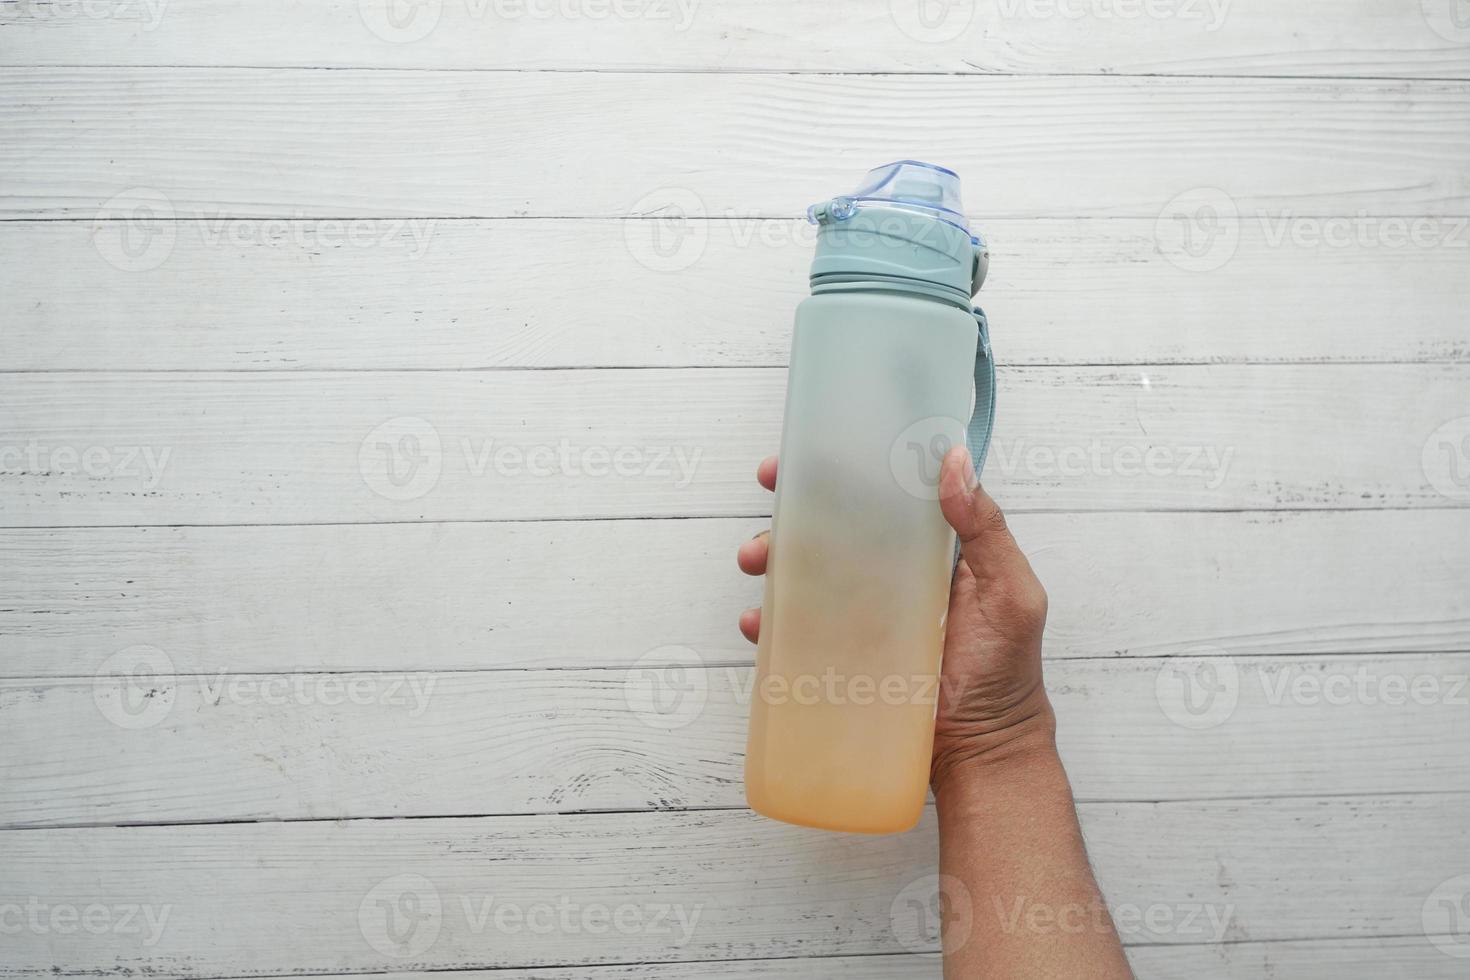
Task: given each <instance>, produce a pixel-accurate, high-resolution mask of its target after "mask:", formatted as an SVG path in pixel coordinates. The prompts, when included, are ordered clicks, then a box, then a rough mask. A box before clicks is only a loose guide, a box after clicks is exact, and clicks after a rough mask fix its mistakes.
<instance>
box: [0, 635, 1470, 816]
mask: <svg viewBox="0 0 1470 980" xmlns="http://www.w3.org/2000/svg"><path fill="white" fill-rule="evenodd" d="M678 652H679V651H667V650H666V651H662V652H656V653H654V654H651V655H650V656H649V658H647V659H646V660H645V661H644V662H643V663H642V664H641V665H640V666H638V667H635V668H632V669H629V670H592V671H565V670H562V671H496V672H491V673H453V674H438V675H435V674H428V673H414V672H407V673H386V674H331V675H320V674H296V675H292V676H280V675H275V676H273V675H254V674H250V675H246V674H230V673H227V672H223V671H222V672H220V673H218V674H216V675H199V676H193V677H190V676H168V675H166V674H160V673H153V672H150V673H147V674H138V673H135V671H136V668H137V667H138V665H139V664H142V663H145V662H146V663H147V665H148V666H149V667H150V668H152V669H153V670H157V669H158V665H157V664H154V663H152V662H151V661H145V659H144V658H146V657H152V656H154V654H152V653H151V651H150V652H149V653H147V654H141V653H140V654H138V655H137V657H136V658H134V657H133V656H132V655H125V658H124V659H123V660H119V659H113V660H111V661H109V662H108V665H107V667H108V669H109V670H112V671H115V672H117V673H118V674H120V675H122V676H116V677H111V676H108V677H102V678H99V679H97V680H95V681H93V680H88V681H83V682H75V681H72V682H68V681H50V682H39V681H5V682H0V742H3V744H5V745H7V746H9V747H10V749H11V752H10V753H8V758H7V760H6V763H5V764H4V766H3V767H0V786H3V787H4V790H3V792H0V826H3V827H16V826H38V827H40V826H59V825H60V826H85V825H89V824H117V823H157V822H208V821H221V820H258V819H266V820H299V819H340V818H346V817H385V816H393V817H424V816H452V815H465V814H471V815H473V814H520V813H558V812H560V813H566V812H579V811H599V810H619V811H624V810H663V809H701V808H710V807H737V808H738V807H743V806H744V805H745V796H744V787H743V783H742V774H741V767H742V764H743V759H744V750H745V732H746V719H747V716H748V715H749V711H750V700H751V698H752V696H753V695H752V690H751V685H752V683H753V673H752V669H751V668H749V667H724V668H720V667H696V666H690V665H686V664H683V663H678V661H677V660H675V661H673V662H675V663H678V665H677V666H674V667H667V666H665V665H666V664H668V663H670V662H671V658H672V656H673V655H674V654H675V653H678ZM685 655H686V656H687V654H685ZM689 659H690V664H697V662H698V661H697V659H696V658H693V657H691V658H689ZM164 669H166V665H165V666H164ZM881 680H882V678H873V681H874V683H875V684H876V683H877V682H879V681H881ZM1047 688H1048V690H1049V692H1050V694H1051V699H1052V703H1053V704H1054V705H1055V707H1056V711H1057V718H1058V726H1059V732H1060V735H1059V737H1060V743H1061V748H1062V756H1063V759H1064V761H1065V762H1066V763H1067V767H1068V771H1069V772H1070V773H1071V774H1072V784H1073V788H1074V790H1075V792H1076V794H1077V796H1078V798H1079V799H1081V800H1100V801H1116V800H1124V801H1127V800H1199V799H1211V798H1255V797H1269V796H1286V795H1307V794H1311V795H1322V794H1326V795H1334V794H1336V795H1346V794H1363V793H1375V792H1382V793H1413V792H1435V793H1441V792H1452V791H1453V792H1470V773H1467V772H1466V769H1465V766H1464V764H1463V746H1464V745H1465V743H1466V740H1467V739H1470V655H1464V654H1454V655H1451V654H1441V655H1439V656H1437V657H1433V658H1428V657H1347V658H1344V657H1326V658H1323V657H1306V658H1299V657H1272V658H1265V659H1253V658H1230V657H1226V656H1221V655H1216V656H1213V657H1211V658H1209V659H1208V660H1204V661H1197V660H1194V659H1189V658H1162V659H1152V660H1131V659H1130V660H1112V661H1108V660H1103V661H1098V660H1086V661H1061V662H1056V663H1053V664H1051V665H1050V667H1049V669H1048V673H1047ZM1217 688H1218V693H1216V689H1217ZM836 690H837V691H838V694H837V695H836V696H839V697H840V696H843V694H842V691H843V689H842V688H837V689H836ZM913 696H915V697H923V696H925V691H924V689H923V688H922V686H915V688H914V689H913ZM1217 699H1218V701H1219V704H1218V705H1217V704H1216V701H1217ZM1196 726H1198V727H1196ZM1281 746H1290V750H1289V751H1287V752H1282V751H1280V749H1281Z"/></svg>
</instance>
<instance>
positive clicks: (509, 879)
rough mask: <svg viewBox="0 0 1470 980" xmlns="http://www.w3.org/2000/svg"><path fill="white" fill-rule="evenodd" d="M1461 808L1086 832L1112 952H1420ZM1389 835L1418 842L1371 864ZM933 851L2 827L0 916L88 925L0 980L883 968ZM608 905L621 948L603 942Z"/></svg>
mask: <svg viewBox="0 0 1470 980" xmlns="http://www.w3.org/2000/svg"><path fill="white" fill-rule="evenodd" d="M1464 805H1465V800H1464V798H1463V797H1462V796H1456V795H1439V796H1423V797H1396V798H1372V799H1356V798H1342V797H1340V798H1335V799H1328V800H1256V801H1249V802H1233V803H1219V802H1212V803H1184V804H1165V805H1159V804H1094V805H1083V807H1082V808H1081V813H1082V820H1083V825H1084V830H1085V832H1086V833H1087V837H1088V842H1089V846H1090V849H1091V852H1092V857H1093V859H1094V863H1095V864H1096V867H1097V871H1098V874H1099V877H1100V880H1101V881H1102V884H1103V887H1104V890H1105V892H1106V894H1107V895H1108V899H1109V903H1110V905H1111V906H1112V907H1113V909H1114V911H1115V914H1116V915H1118V916H1119V918H1120V921H1121V922H1122V923H1124V926H1123V931H1124V933H1125V936H1126V940H1125V941H1127V942H1129V943H1132V944H1152V943H1164V944H1174V943H1183V944H1198V943H1200V942H1214V941H1218V940H1219V939H1221V938H1224V939H1230V940H1236V939H1245V938H1247V937H1249V938H1250V939H1251V940H1254V941H1272V940H1298V939H1308V938H1321V939H1329V938H1330V939H1367V938H1372V937H1375V936H1404V935H1410V934H1417V933H1419V932H1420V930H1421V929H1422V928H1423V924H1422V923H1423V916H1422V907H1423V905H1424V903H1425V900H1426V899H1427V898H1428V897H1430V895H1431V894H1432V893H1433V891H1434V889H1436V888H1437V887H1438V886H1440V884H1441V883H1442V882H1444V881H1445V880H1446V878H1447V877H1448V876H1450V875H1451V874H1452V873H1453V871H1454V870H1455V868H1456V865H1457V864H1458V863H1459V862H1460V861H1461V860H1462V859H1463V856H1464V854H1465V850H1466V847H1467V845H1470V829H1467V827H1466V824H1465V821H1464V820H1463V819H1461V818H1462V815H1463V812H1464ZM1389 836H1392V837H1393V838H1394V839H1404V840H1413V841H1416V842H1418V843H1417V845H1416V846H1415V847H1412V848H1384V847H1382V846H1381V842H1382V841H1383V840H1384V839H1385V838H1386V837H1389ZM1202 841H1207V842H1208V845H1207V846H1201V842H1202ZM935 848H936V840H935V832H934V824H933V818H932V811H931V812H930V814H928V815H927V816H926V817H925V819H924V821H923V822H922V823H921V824H920V828H919V829H918V830H917V831H915V832H913V833H909V834H903V835H898V836H892V837H879V838H861V837H854V836H846V835H837V834H828V833H823V832H820V831H810V830H804V829H801V828H796V827H789V826H784V825H780V824H776V823H774V822H771V821H767V820H764V819H762V818H759V817H756V816H754V815H752V814H750V813H748V812H744V811H713V812H705V813H690V814H599V815H597V816H595V817H592V816H586V817H504V818H492V819H479V820H416V821H375V820H369V821H351V822H346V823H332V822H310V823H291V824H279V823H277V824H254V825H252V824H224V825H215V826H192V827H163V828H123V829H98V828H92V829H78V830H38V831H25V832H11V833H6V834H0V866H3V867H4V868H5V869H6V872H7V874H6V896H7V898H9V897H10V896H21V899H20V903H21V904H22V905H23V904H24V903H25V902H26V901H28V900H29V899H30V898H32V897H34V899H35V900H36V902H37V903H38V904H44V905H45V906H46V910H47V911H48V912H49V910H50V909H51V908H53V907H56V906H76V907H78V910H79V911H83V910H85V908H86V907H87V906H88V905H100V906H102V907H103V909H105V910H106V912H107V917H106V921H105V922H104V921H103V914H102V912H95V913H93V916H94V918H93V919H92V921H93V923H94V924H95V925H96V926H98V929H97V931H96V932H90V933H89V932H84V931H82V930H80V929H78V930H77V931H76V932H75V933H72V934H58V933H57V932H56V931H54V930H51V929H50V928H49V921H50V920H49V918H48V919H46V920H43V922H44V923H45V924H46V926H47V928H46V931H44V932H42V931H41V930H30V931H26V932H21V933H19V934H17V935H15V936H14V937H12V938H10V939H9V940H8V941H7V955H6V959H5V967H6V969H7V972H10V973H18V974H24V973H29V972H35V971H41V970H49V969H51V967H52V966H53V965H57V964H61V965H63V966H64V969H65V970H66V972H69V973H76V974H91V973H94V972H101V971H117V970H120V969H122V970H128V969H132V970H140V971H147V972H150V973H165V974H169V975H174V976H200V977H209V976H232V975H249V976H258V975H277V974H286V973H292V974H296V973H340V972H368V971H373V972H377V971H388V970H394V969H400V970H401V969H408V970H416V969H463V968H488V967H500V966H537V965H553V964H572V963H598V962H601V963H619V962H622V963H629V962H659V961H675V960H697V959H742V958H754V957H778V956H826V955H860V954H866V953H883V952H900V951H903V950H904V949H905V948H920V949H922V948H924V943H925V934H924V933H923V932H922V931H921V929H920V927H921V925H922V924H923V923H922V922H921V919H920V917H919V916H918V914H917V913H916V912H915V911H914V910H915V908H918V909H922V908H923V907H924V904H925V900H926V899H931V898H932V882H933V879H932V877H931V876H932V873H933V872H932V867H933V860H934V854H935ZM1344 855H1352V860H1344V859H1343V856H1344ZM911 900H912V901H911ZM1018 900H1019V901H1020V902H1021V904H1022V905H1023V906H1024V905H1025V904H1026V903H1025V898H1024V896H1021V897H1019V899H1018ZM976 904H977V906H978V907H977V908H976V909H975V914H1000V911H1001V910H998V909H995V908H993V907H992V906H986V905H984V904H982V903H979V902H977V903H976ZM127 906H141V908H140V909H138V910H137V912H138V914H137V916H136V918H135V919H134V920H132V923H131V924H132V926H133V927H134V928H135V929H136V930H137V931H136V932H134V933H128V932H122V931H120V930H119V929H118V928H117V923H118V921H119V919H120V917H121V915H122V911H121V910H122V909H124V908H125V907H127ZM1015 907H1016V903H1015V902H1012V903H1010V905H1009V908H1010V909H1014V908H1015ZM619 908H625V909H626V911H625V912H623V913H622V916H623V917H622V919H621V920H618V921H621V922H622V923H623V926H624V928H621V929H619V928H605V927H606V925H607V923H608V916H609V915H610V914H617V913H616V910H617V909H619ZM502 909H503V910H505V911H504V912H502V911H501V910H502ZM563 909H565V910H567V912H566V915H565V916H563V914H562V912H561V910H563ZM1150 909H1152V910H1154V911H1152V912H1150V911H1149V910H1150ZM387 910H396V911H397V913H398V915H397V917H396V918H395V919H393V920H392V922H391V925H393V926H395V927H396V928H394V929H392V930H390V929H389V926H390V922H389V920H388V919H387ZM1027 911H1028V910H1027V909H1025V908H1022V912H1023V914H1024V913H1026V912H1027ZM405 913H409V914H411V918H404V917H403V916H404V914H405ZM656 916H657V920H655V917H656ZM931 918H932V917H931ZM584 923H593V924H594V927H595V928H596V930H597V932H598V933H599V934H594V932H593V929H589V928H586V927H584V925H583V924H584ZM928 925H930V926H932V925H933V922H932V921H931V922H929V923H928ZM104 926H105V928H102V927H104ZM547 927H549V928H547ZM1021 927H1022V928H1025V927H1026V926H1024V925H1023V926H1021ZM395 936H396V941H395ZM905 944H907V946H906V945H905ZM931 948H932V947H931Z"/></svg>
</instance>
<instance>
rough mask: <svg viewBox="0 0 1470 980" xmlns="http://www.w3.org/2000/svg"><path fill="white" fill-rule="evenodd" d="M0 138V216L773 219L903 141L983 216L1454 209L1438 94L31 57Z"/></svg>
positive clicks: (902, 151) (1455, 175)
mask: <svg viewBox="0 0 1470 980" xmlns="http://www.w3.org/2000/svg"><path fill="white" fill-rule="evenodd" d="M527 106H535V107H536V111H533V112H532V111H527V108H526V107H527ZM857 118H861V119H863V120H864V125H862V126H854V125H853V120H854V119H857ZM956 119H963V120H967V121H968V123H969V124H968V125H963V126H956V125H955V120H956ZM0 127H4V129H5V131H6V132H7V134H8V137H9V138H7V139H6V141H5V142H4V144H3V145H0V173H3V174H4V175H5V177H4V183H3V184H0V188H3V190H4V195H3V197H0V217H9V218H24V217H66V216H75V217H83V218H86V219H92V218H94V217H96V216H97V215H98V214H99V213H101V214H102V215H103V216H104V217H107V216H113V217H115V216H117V215H118V214H119V212H124V213H126V214H133V213H135V211H136V208H135V203H136V197H137V195H138V194H139V193H140V192H146V193H148V194H150V195H154V196H155V201H154V204H153V206H152V213H153V214H155V215H162V216H167V215H170V214H171V215H175V216H188V217H192V216H198V217H209V216H212V215H225V216H257V217H284V218H291V217H363V216H367V217H505V216H509V217H534V216H553V217H565V216H623V215H647V214H655V213H659V212H666V211H670V210H671V209H673V208H679V209H682V212H683V213H686V214H689V213H694V214H705V215H716V216H725V215H729V216H741V217H761V216H764V217H792V216H795V215H798V214H800V213H802V211H803V210H804V209H805V207H806V206H807V205H808V204H810V203H811V202H812V201H816V200H821V199H823V198H824V197H830V196H831V195H832V194H833V193H840V192H841V191H843V190H845V189H846V188H847V186H848V185H849V184H850V182H852V181H854V180H856V178H857V177H858V175H859V174H860V173H862V172H863V171H866V170H867V169H868V168H869V167H872V166H874V165H875V162H879V161H883V160H891V159H897V158H902V157H906V156H911V155H913V154H914V153H915V152H916V151H915V147H922V148H924V150H923V154H924V155H925V156H928V157H930V158H932V159H941V160H944V161H946V163H947V164H949V165H950V166H952V167H954V168H955V169H956V170H958V171H960V172H961V173H964V174H966V175H968V176H969V179H970V183H969V184H968V185H967V188H968V198H967V201H966V204H967V207H968V210H969V212H970V213H971V214H973V215H977V216H986V217H990V218H996V217H1037V216H1053V217H1074V216H1082V215H1085V216H1102V215H1115V216H1125V217H1130V216H1131V217H1147V218H1150V219H1152V218H1154V217H1156V216H1157V215H1158V214H1159V213H1160V212H1161V210H1163V209H1164V208H1165V207H1166V205H1168V203H1169V202H1170V201H1172V200H1175V199H1176V198H1178V197H1179V195H1181V194H1183V193H1185V192H1189V191H1196V190H1198V189H1200V188H1218V189H1219V190H1221V191H1223V192H1224V193H1225V194H1226V195H1228V196H1230V197H1231V199H1232V204H1231V207H1233V208H1235V209H1236V210H1238V211H1241V212H1244V213H1248V214H1249V213H1254V211H1255V210H1256V209H1265V210H1267V211H1268V212H1272V213H1279V212H1281V211H1283V210H1289V211H1291V212H1293V213H1295V214H1316V215H1352V216H1356V215H1357V214H1359V213H1360V212H1361V213H1363V214H1364V215H1367V216H1377V215H1408V216H1446V215H1464V214H1466V213H1470V179H1467V174H1466V170H1465V159H1466V158H1467V156H1470V84H1466V83H1463V82H1410V81H1291V80H1275V79H1273V80H1241V79H1234V80H1232V79H1165V78H1142V79H1138V78H1080V77H1063V78H1037V79H1019V78H991V77H962V76H925V77H918V78H916V77H897V76H790V75H731V74H700V75H692V76H674V75H668V74H607V73H595V72H593V73H490V74H485V73H465V72H381V71H351V70H342V71H320V72H300V71H247V70H233V69H219V70H215V69H167V68H160V69H122V68H96V69H37V68H31V69H4V70H0ZM507 147H513V148H514V149H513V151H511V152H507ZM833 147H841V150H840V152H838V153H836V154H835V155H834V151H833ZM772 160H780V165H779V166H777V167H773V166H772V165H771V161H772ZM834 181H839V183H838V184H837V185H835V186H834ZM119 195H122V196H121V197H119ZM129 195H131V196H129ZM158 195H161V200H157V199H156V196H158ZM577 258H579V257H575V256H568V257H567V261H568V262H569V263H571V264H573V265H576V264H577V263H576V259H577ZM569 283H575V275H574V274H573V275H572V276H571V277H570V278H569Z"/></svg>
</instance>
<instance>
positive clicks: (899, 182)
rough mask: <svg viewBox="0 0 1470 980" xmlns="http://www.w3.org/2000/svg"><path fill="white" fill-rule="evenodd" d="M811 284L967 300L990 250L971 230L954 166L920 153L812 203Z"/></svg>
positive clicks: (820, 288) (975, 288)
mask: <svg viewBox="0 0 1470 980" xmlns="http://www.w3.org/2000/svg"><path fill="white" fill-rule="evenodd" d="M807 217H808V218H809V219H810V220H811V221H812V222H813V223H815V224H816V225H818V226H819V230H818V233H817V254H816V257H815V258H814V259H813V261H812V273H811V275H812V288H813V291H814V292H821V291H825V290H827V289H834V288H844V289H852V288H878V289H885V288H886V289H900V290H906V291H913V292H919V293H924V294H926V295H930V296H934V297H935V298H939V299H943V300H946V301H949V302H952V303H955V304H956V305H962V306H964V307H965V308H966V309H968V308H969V301H970V297H971V296H973V295H974V294H975V293H976V292H977V291H978V290H979V288H980V284H981V283H982V282H983V281H984V278H985V272H986V267H987V266H988V264H989V250H988V248H987V246H986V244H985V242H984V240H983V239H982V238H981V237H980V236H979V235H977V234H973V233H972V232H971V230H970V223H969V220H968V219H967V218H966V217H965V213H964V205H963V204H962V203H961V200H960V178H959V175H958V174H956V173H955V172H954V171H953V170H950V169H949V168H947V167H940V166H937V165H935V164H932V163H923V162H921V161H919V160H899V161H897V162H895V163H890V164H886V165H884V166H882V167H877V168H874V169H873V170H870V171H869V172H868V175H867V176H866V177H865V178H864V179H863V182H862V184H861V185H860V186H859V187H858V189H857V190H856V191H854V192H853V193H852V194H846V195H843V196H841V197H834V198H832V199H831V200H828V201H822V202H820V203H818V204H813V205H812V206H811V207H810V208H808V209H807Z"/></svg>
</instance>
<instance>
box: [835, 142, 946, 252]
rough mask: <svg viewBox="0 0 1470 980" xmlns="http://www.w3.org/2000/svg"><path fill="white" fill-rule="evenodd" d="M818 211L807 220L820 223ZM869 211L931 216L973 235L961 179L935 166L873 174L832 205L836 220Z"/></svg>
mask: <svg viewBox="0 0 1470 980" xmlns="http://www.w3.org/2000/svg"><path fill="white" fill-rule="evenodd" d="M824 203H825V202H824ZM817 207H819V205H815V204H814V205H812V207H810V208H808V209H807V217H808V218H810V219H811V220H812V221H816V220H817V218H816V214H815V213H814V211H815V209H816V208H817ZM868 207H882V208H895V209H897V210H901V211H913V212H917V213H919V214H925V215H929V216H930V217H933V218H937V219H939V220H940V221H943V222H945V223H947V224H951V225H954V226H955V227H956V228H958V229H960V230H961V231H963V232H964V233H965V234H967V235H969V234H971V232H970V222H969V220H968V219H967V218H966V217H965V212H964V205H963V204H962V203H961V202H960V175H959V174H957V173H955V172H954V171H953V170H950V169H948V168H946V167H940V166H937V165H935V164H932V163H924V162H922V161H920V160H899V161H897V162H896V163H890V164H886V165H884V166H882V167H875V168H873V169H872V170H869V171H868V176H867V178H866V179H864V181H863V183H862V186H860V187H859V188H858V189H857V190H855V191H853V192H852V193H851V194H847V195H844V196H843V197H840V198H837V199H836V200H834V201H833V202H832V216H833V217H835V218H837V219H838V220H841V219H843V218H846V217H849V216H850V215H851V214H852V212H853V211H855V210H856V209H858V208H868ZM844 211H845V212H846V213H843V212H844Z"/></svg>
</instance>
